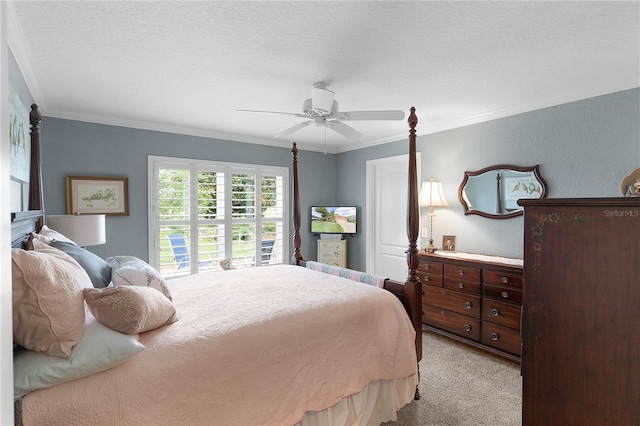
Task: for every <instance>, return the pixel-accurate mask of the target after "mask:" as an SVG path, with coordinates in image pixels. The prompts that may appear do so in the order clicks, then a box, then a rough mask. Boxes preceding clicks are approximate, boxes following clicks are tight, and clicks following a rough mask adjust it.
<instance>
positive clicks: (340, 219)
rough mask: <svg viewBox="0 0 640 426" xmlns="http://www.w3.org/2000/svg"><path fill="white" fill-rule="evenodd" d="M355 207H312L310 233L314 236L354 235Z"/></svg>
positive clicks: (355, 224) (355, 228) (355, 229)
mask: <svg viewBox="0 0 640 426" xmlns="http://www.w3.org/2000/svg"><path fill="white" fill-rule="evenodd" d="M357 229H358V227H357V223H356V207H355V206H312V207H311V232H312V233H314V234H355V233H356V231H357Z"/></svg>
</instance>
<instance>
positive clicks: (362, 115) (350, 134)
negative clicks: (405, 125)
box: [238, 81, 404, 139]
mask: <svg viewBox="0 0 640 426" xmlns="http://www.w3.org/2000/svg"><path fill="white" fill-rule="evenodd" d="M334 97H335V92H333V91H331V90H329V89H327V84H326V83H324V82H321V81H319V82H316V83H313V88H312V89H311V98H309V99H305V100H304V102H303V103H302V113H291V112H280V111H257V110H238V111H241V112H260V113H268V114H284V115H293V116H295V117H301V118H305V119H307V121H304V122H302V123H298V124H296V125H295V126H293V127H290V128H288V129H286V130H284V131H283V132H281V133H279V134H277V135H276V137H282V136H287V135H290V134H291V133H294V132H297V131H298V130H301V129H304V128H305V127H307V126H308V125H310V124H315V125H316V126H324V128H325V130H326V129H327V128H329V129H331V130H333V131H334V132H336V133H338V134H340V135H342V136H344V137H345V138H347V139H357V138H359V137H361V136H362V133H360V132H359V131H357V130H356V129H354V128H353V127H351V126H348V125H347V124H345V123H343V121H367V120H403V119H404V111H400V110H388V111H342V112H340V111H339V110H338V102H337V101H336V100H335V99H334ZM325 138H326V136H325Z"/></svg>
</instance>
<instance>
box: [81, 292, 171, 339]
mask: <svg viewBox="0 0 640 426" xmlns="http://www.w3.org/2000/svg"><path fill="white" fill-rule="evenodd" d="M84 298H85V300H86V302H87V305H88V306H89V310H90V311H91V313H92V314H93V316H94V317H95V318H96V319H97V320H98V321H100V322H101V323H102V324H104V325H106V326H107V327H109V328H111V329H113V330H116V331H119V332H120V333H125V334H138V333H142V332H145V331H149V330H154V329H156V328H158V327H161V326H163V325H166V324H171V323H173V322H175V321H176V320H177V317H176V309H175V307H174V306H173V304H172V303H171V301H170V300H169V299H167V298H166V297H165V296H164V294H162V293H160V292H159V291H158V290H156V289H155V288H152V287H140V286H115V287H107V288H100V289H98V288H86V289H84Z"/></svg>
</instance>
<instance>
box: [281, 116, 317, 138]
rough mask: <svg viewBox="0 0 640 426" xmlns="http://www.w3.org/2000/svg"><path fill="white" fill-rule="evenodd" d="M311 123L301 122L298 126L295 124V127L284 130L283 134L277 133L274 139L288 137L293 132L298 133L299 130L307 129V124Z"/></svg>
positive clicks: (310, 121)
mask: <svg viewBox="0 0 640 426" xmlns="http://www.w3.org/2000/svg"><path fill="white" fill-rule="evenodd" d="M311 123H313V121H312V120H309V121H303V122H302V123H300V124H296V125H295V126H293V127H289V128H288V129H287V130H285V131H283V132H280V133H278V134H277V135H276V138H280V137H282V136H287V135H290V134H291V133H293V132H297V131H298V130H300V129H304V128H305V127H307V126H308V125H309V124H311Z"/></svg>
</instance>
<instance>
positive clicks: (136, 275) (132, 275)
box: [105, 256, 173, 301]
mask: <svg viewBox="0 0 640 426" xmlns="http://www.w3.org/2000/svg"><path fill="white" fill-rule="evenodd" d="M105 261H106V262H107V263H108V264H109V265H110V266H111V282H112V283H113V285H114V286H119V285H120V286H122V285H134V286H142V287H152V288H155V289H156V290H158V291H160V292H161V293H162V294H164V295H165V296H167V298H168V299H169V300H171V301H173V298H172V297H171V291H170V290H169V286H168V284H167V282H166V281H165V279H164V278H163V277H162V275H161V274H160V272H158V271H157V270H156V269H155V268H153V267H152V266H151V265H149V264H147V263H146V262H144V261H143V260H140V259H138V258H137V257H133V256H114V257H108V258H106V259H105Z"/></svg>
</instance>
